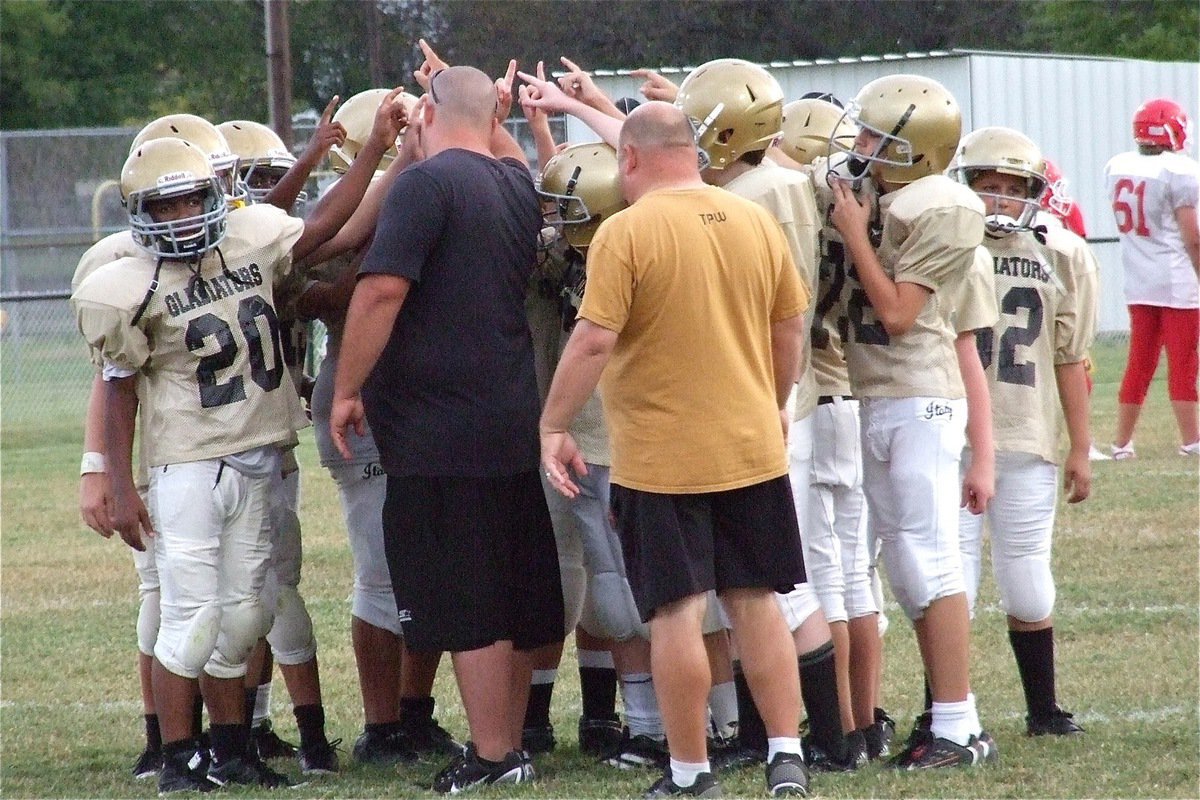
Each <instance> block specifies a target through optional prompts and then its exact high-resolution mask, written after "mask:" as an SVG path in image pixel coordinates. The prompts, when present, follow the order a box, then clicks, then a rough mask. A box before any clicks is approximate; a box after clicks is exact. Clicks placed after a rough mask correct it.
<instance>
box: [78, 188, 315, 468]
mask: <svg viewBox="0 0 1200 800" xmlns="http://www.w3.org/2000/svg"><path fill="white" fill-rule="evenodd" d="M303 230H304V223H303V222H302V221H301V220H299V219H295V218H292V217H289V216H288V215H287V214H285V213H284V212H283V211H281V210H279V209H277V208H273V207H271V206H265V205H259V206H249V207H246V208H241V209H238V210H236V211H232V212H230V214H229V221H228V229H227V233H226V237H225V239H224V241H223V242H222V243H221V246H220V247H219V248H217V249H214V250H210V251H209V252H207V253H205V254H204V257H203V259H202V260H201V261H200V262H199V264H196V263H195V262H191V263H188V262H182V261H169V260H168V261H163V262H162V264H161V267H159V265H157V264H156V259H155V258H154V257H153V256H150V255H149V254H145V253H139V254H137V255H135V256H130V257H126V258H121V259H118V260H117V261H113V262H111V263H109V264H106V265H105V266H103V267H101V268H99V269H97V270H96V271H95V272H93V273H92V274H91V275H89V276H88V277H87V278H85V279H84V280H83V282H82V283H80V285H79V287H78V288H77V289H76V290H75V293H74V294H73V295H72V296H71V305H72V307H73V309H74V311H75V316H76V319H77V321H78V324H79V329H80V332H81V333H82V334H83V336H84V338H85V339H86V340H87V342H88V345H89V347H91V349H92V354H93V358H94V359H95V360H96V361H97V363H99V364H112V365H114V366H117V367H120V368H123V369H127V370H135V371H140V372H141V373H142V377H143V379H144V381H145V384H144V385H145V392H144V394H143V395H142V396H141V397H140V401H141V403H142V414H143V418H142V422H143V425H142V435H143V436H144V437H145V438H146V440H147V441H146V458H147V461H148V463H149V465H150V466H151V467H155V466H159V465H162V464H172V463H180V462H186V461H199V460H203V459H209V458H220V457H222V456H227V455H231V454H233V453H238V452H241V451H243V450H248V449H250V448H253V447H258V446H261V445H268V444H274V443H276V442H282V441H284V440H286V439H287V438H288V437H290V436H291V435H292V433H293V432H294V431H295V430H297V429H299V428H301V427H304V425H306V424H307V422H306V420H305V417H304V414H303V412H302V409H301V406H300V400H299V397H298V396H297V394H296V389H295V386H294V385H293V383H292V380H291V378H290V376H289V375H288V371H287V367H286V365H285V364H284V361H283V352H282V347H281V342H280V333H279V322H278V319H277V318H276V314H275V308H274V305H273V291H272V288H273V285H274V283H275V282H276V281H277V280H278V279H279V278H280V277H281V276H283V275H285V274H287V272H288V271H289V270H290V269H291V250H292V245H294V244H295V242H296V240H297V239H299V238H300V234H301V233H302V232H303ZM156 267H158V268H156ZM156 272H157V280H158V285H157V287H156V288H155V289H154V291H153V292H152V294H150V297H149V301H148V302H146V298H147V293H148V292H149V291H150V287H151V285H152V282H153V281H154V279H155V273H156ZM144 302H146V306H145V309H144V310H143V311H142V314H141V316H140V317H138V311H139V309H140V308H141V307H142V304H143V303H144Z"/></svg>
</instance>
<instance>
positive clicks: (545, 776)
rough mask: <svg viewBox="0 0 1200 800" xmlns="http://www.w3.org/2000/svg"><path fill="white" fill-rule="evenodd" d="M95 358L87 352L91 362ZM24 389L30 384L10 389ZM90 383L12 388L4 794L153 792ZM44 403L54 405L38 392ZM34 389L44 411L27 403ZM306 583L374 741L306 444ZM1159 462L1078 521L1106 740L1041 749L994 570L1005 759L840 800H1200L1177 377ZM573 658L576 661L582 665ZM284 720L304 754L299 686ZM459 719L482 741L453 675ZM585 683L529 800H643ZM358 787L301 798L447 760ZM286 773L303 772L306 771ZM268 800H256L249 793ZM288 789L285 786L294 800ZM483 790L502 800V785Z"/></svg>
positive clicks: (1067, 606) (131, 587) (978, 661)
mask: <svg viewBox="0 0 1200 800" xmlns="http://www.w3.org/2000/svg"><path fill="white" fill-rule="evenodd" d="M1094 355H1095V357H1096V359H1097V362H1098V369H1097V374H1096V380H1097V383H1096V389H1095V399H1094V406H1095V408H1094V411H1093V418H1092V423H1093V429H1094V432H1095V436H1096V438H1097V440H1099V441H1101V442H1105V441H1107V440H1108V437H1110V436H1111V432H1112V429H1113V415H1114V409H1115V395H1116V383H1117V381H1118V379H1119V376H1120V370H1121V367H1122V365H1123V362H1124V350H1123V346H1122V345H1119V344H1107V345H1099V346H1097V348H1096V350H1095V353H1094ZM80 357H81V358H82V356H80ZM5 377H6V378H11V377H12V376H11V375H6V376H5ZM77 391H81V390H79V389H76V388H74V386H73V385H72V388H70V389H69V391H66V390H61V389H60V390H54V389H47V388H45V387H44V386H42V385H37V386H32V387H29V386H21V385H19V384H18V385H15V386H14V385H13V383H12V381H8V382H7V385H6V386H5V387H4V395H3V397H4V404H5V406H7V407H8V409H13V410H15V409H16V408H18V407H19V408H36V409H39V410H40V413H38V414H24V413H22V414H21V415H19V418H18V420H17V421H16V422H14V420H13V418H12V417H11V416H9V415H8V414H6V415H5V419H4V424H5V430H4V431H3V438H2V442H3V446H2V449H0V458H2V469H3V487H2V491H3V497H2V525H3V528H2V531H3V533H2V536H0V563H2V567H3V572H2V581H0V625H2V638H0V643H2V647H3V651H2V658H3V661H2V673H0V677H2V680H3V682H2V684H0V796H3V797H12V798H17V797H106V798H108V797H152V796H154V794H155V785H154V783H153V782H147V783H140V782H135V781H133V780H132V779H131V778H130V777H129V772H128V770H129V767H130V766H131V764H132V762H133V760H134V758H135V756H136V755H137V753H138V751H139V750H140V749H141V744H142V721H141V708H140V703H139V701H138V696H139V695H138V689H137V681H136V677H135V674H134V669H133V667H134V631H133V625H134V620H135V616H136V598H135V580H134V573H133V570H132V569H131V564H130V558H129V553H128V551H127V549H126V548H125V546H124V545H123V544H121V543H120V542H119V541H105V540H102V539H101V538H99V537H98V536H96V535H95V534H93V533H92V532H90V531H88V530H86V529H85V528H84V527H83V526H82V523H81V522H80V521H79V518H78V513H77V510H76V491H77V477H76V476H77V470H76V466H77V464H78V462H79V453H80V446H79V442H80V441H81V432H80V428H79V419H80V416H81V413H82V402H81V399H77V398H76V397H75V393H76V392H77ZM33 392H38V393H43V392H44V393H45V394H44V396H42V395H41V394H38V395H34V396H29V395H30V394H31V393H33ZM22 394H24V395H25V396H22ZM302 441H303V444H302V445H301V448H300V460H301V463H302V465H303V469H304V472H303V474H304V489H303V508H302V511H301V518H302V520H303V523H304V537H305V554H306V558H305V573H304V576H305V577H304V583H303V585H302V590H303V592H304V595H305V597H306V599H307V601H308V606H309V609H310V610H311V612H312V615H313V618H314V621H315V625H316V629H317V634H318V637H319V639H320V643H321V651H320V659H321V673H322V677H323V681H324V692H325V705H326V710H327V714H328V727H329V731H330V735H331V736H336V737H342V738H343V741H344V742H345V743H346V744H345V745H343V747H345V748H347V749H348V745H349V743H350V742H352V741H353V739H354V737H355V736H356V735H357V733H358V731H359V730H360V729H361V725H362V711H361V706H360V701H359V696H358V690H357V685H356V677H355V671H354V665H353V660H352V656H351V651H350V645H349V630H348V621H349V602H348V593H349V586H350V582H351V572H350V559H349V554H348V551H347V547H346V541H345V533H344V531H343V529H342V521H341V512H340V508H339V505H338V501H337V497H336V493H335V491H334V488H333V484H332V481H330V480H329V478H328V476H327V475H326V474H325V473H324V472H323V470H321V468H320V467H319V466H318V465H317V462H316V457H315V450H314V447H313V444H312V436H311V433H308V434H307V435H305V436H303V437H302ZM1137 444H1138V454H1139V458H1138V459H1137V460H1136V461H1134V462H1125V463H1120V464H1118V463H1115V462H1102V463H1097V464H1096V465H1095V488H1094V492H1093V497H1092V498H1091V499H1090V500H1088V501H1087V502H1086V503H1084V504H1083V505H1081V506H1076V507H1065V506H1064V507H1063V508H1062V509H1061V511H1060V514H1059V523H1058V531H1057V539H1056V565H1057V569H1056V572H1057V579H1058V614H1057V624H1056V630H1057V641H1058V651H1059V686H1060V689H1059V694H1060V698H1061V700H1062V702H1063V704H1064V706H1066V707H1067V708H1068V709H1070V710H1072V711H1074V712H1075V713H1076V717H1077V719H1078V720H1079V721H1080V722H1081V723H1082V724H1083V725H1084V726H1085V727H1086V728H1087V731H1088V732H1087V734H1086V735H1085V736H1083V737H1079V738H1075V739H1071V740H1068V741H1050V740H1045V739H1038V740H1030V739H1026V738H1025V737H1024V736H1023V735H1022V733H1023V730H1024V721H1023V716H1024V704H1023V701H1022V698H1021V690H1020V684H1019V681H1018V679H1017V674H1016V668H1015V666H1014V664H1013V660H1012V654H1011V652H1010V650H1009V648H1008V643H1007V639H1006V636H1005V632H1004V619H1003V615H1002V613H1001V612H1000V611H999V609H998V608H997V607H996V605H995V603H996V593H995V588H994V585H993V584H992V581H991V577H990V573H985V579H984V587H983V590H982V592H981V608H980V611H979V614H978V617H977V619H976V624H975V628H974V637H973V664H972V670H973V673H972V678H973V685H974V689H975V692H976V694H977V695H978V697H979V705H980V714H981V716H982V718H983V720H984V724H985V725H987V726H988V728H989V729H990V730H991V731H992V733H993V734H994V735H995V737H996V739H997V741H998V742H999V745H1000V748H1001V763H1000V764H999V765H998V766H997V767H995V768H992V769H987V770H980V771H972V772H966V771H956V772H951V773H947V772H944V771H943V772H939V773H937V774H934V775H894V774H889V773H887V772H883V771H880V770H879V769H877V768H875V767H871V768H868V769H865V770H863V771H860V772H859V773H857V774H853V775H844V776H818V777H817V778H815V779H814V781H813V787H812V788H813V793H814V794H816V795H818V796H822V797H1031V796H1039V797H1197V796H1200V767H1198V764H1200V736H1198V731H1200V714H1198V711H1197V706H1198V702H1200V695H1198V686H1197V674H1198V673H1197V658H1198V656H1197V654H1198V647H1200V642H1198V637H1197V629H1198V623H1200V619H1198V598H1197V592H1198V585H1200V584H1198V576H1197V563H1198V549H1197V462H1196V461H1195V460H1185V459H1183V458H1181V457H1180V456H1178V455H1176V452H1175V450H1176V446H1177V443H1176V442H1175V431H1174V424H1173V422H1172V419H1171V416H1170V411H1169V407H1168V403H1167V400H1166V391H1165V385H1164V382H1163V381H1162V380H1161V379H1160V380H1159V381H1156V383H1155V386H1154V388H1153V389H1152V392H1151V399H1150V401H1149V403H1148V405H1147V409H1146V414H1145V416H1144V417H1143V420H1142V423H1141V425H1140V427H1139V429H1138V436H1137ZM890 615H891V618H892V621H893V625H892V629H891V631H890V632H889V633H888V635H887V639H886V643H885V653H886V657H887V663H886V680H885V691H884V698H883V699H884V704H885V705H886V707H887V708H888V710H889V711H890V712H891V713H892V715H893V716H895V717H896V719H897V720H898V721H899V724H900V731H899V735H900V736H904V735H907V732H908V725H909V724H910V723H911V720H912V718H913V716H914V715H915V714H916V713H917V711H918V710H919V709H918V705H919V703H920V692H921V681H920V677H919V676H920V673H919V666H918V660H917V655H916V647H915V642H914V639H913V636H912V634H911V632H910V631H909V629H908V626H907V625H906V624H904V622H903V620H902V616H901V614H900V613H899V611H898V610H897V609H896V608H895V606H894V605H893V606H891V607H890ZM568 658H570V656H568ZM275 683H276V690H275V694H274V718H275V724H276V727H277V729H279V730H280V731H281V733H282V734H283V735H284V736H285V737H290V738H292V739H295V723H294V720H293V718H292V716H291V714H290V711H289V706H288V703H287V695H286V692H285V691H283V682H282V680H281V679H280V678H279V677H278V676H277V677H276V682H275ZM437 698H438V706H439V716H440V718H441V721H442V722H443V724H444V725H446V727H448V728H449V729H450V730H451V731H452V732H454V733H455V734H457V735H459V736H462V735H464V734H465V732H466V723H465V720H464V718H463V716H462V715H461V713H460V712H459V710H458V708H457V700H456V693H455V690H454V687H453V683H452V680H451V676H450V674H449V669H448V664H443V668H442V674H441V675H440V676H439V682H438V687H437ZM578 714H579V700H578V680H577V677H576V675H575V673H574V669H573V667H571V666H569V665H567V664H564V669H563V670H561V671H560V682H559V686H558V689H557V691H556V694H555V707H554V722H555V725H556V728H557V731H558V738H559V743H560V744H559V749H558V751H557V752H556V753H554V754H553V755H551V756H548V757H543V758H541V759H539V760H538V769H539V774H540V779H539V781H538V782H537V783H536V784H534V785H532V786H522V787H515V788H510V790H509V791H510V793H511V794H515V795H518V796H523V797H566V796H570V797H633V796H640V795H641V793H642V792H643V791H644V790H645V788H646V787H647V786H648V785H649V784H650V782H651V781H652V780H653V777H654V776H651V775H649V774H629V773H620V774H617V773H614V772H613V771H611V770H608V769H607V768H602V767H599V766H595V765H593V764H592V763H591V762H590V761H589V760H587V759H584V758H582V757H581V756H580V755H579V754H578V751H577V750H576V748H575V741H574V740H575V734H574V730H575V722H576V719H577V718H578ZM343 763H344V765H345V767H344V770H343V772H342V774H340V775H338V776H336V777H332V778H328V779H323V780H320V781H314V782H312V783H309V784H308V785H307V786H305V787H303V788H300V789H297V790H293V791H289V792H286V796H287V797H289V798H307V797H380V796H389V797H397V796H399V797H406V796H413V795H423V794H427V792H426V787H428V785H429V781H430V780H431V778H432V776H433V774H434V772H436V770H437V767H438V765H436V764H428V765H421V766H417V767H410V768H406V769H403V770H401V771H399V772H397V771H394V770H389V769H372V768H365V767H360V766H358V765H355V764H352V763H350V761H349V758H348V757H345V758H344V760H343ZM284 768H285V769H286V770H287V771H288V772H290V773H291V774H293V775H296V774H298V770H297V768H296V767H295V765H285V766H284ZM723 782H724V785H725V788H726V791H727V792H729V793H730V794H736V795H742V796H762V795H763V793H764V792H763V789H762V777H761V775H760V774H759V773H758V772H757V771H753V772H746V773H742V774H741V775H737V776H734V777H731V778H728V779H725V780H724V781H723ZM233 793H234V794H237V795H239V796H254V794H255V793H254V792H250V791H238V792H233ZM283 794H284V793H282V792H276V793H275V796H277V797H278V796H282V795H283ZM481 796H485V797H487V796H493V797H495V796H502V793H501V792H500V791H499V790H488V791H486V792H483V793H481Z"/></svg>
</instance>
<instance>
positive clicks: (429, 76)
mask: <svg viewBox="0 0 1200 800" xmlns="http://www.w3.org/2000/svg"><path fill="white" fill-rule="evenodd" d="M417 45H418V46H419V47H420V48H421V52H422V53H423V54H424V55H425V60H424V61H422V62H421V66H420V67H418V68H417V71H416V72H414V73H413V78H415V79H416V81H417V83H418V84H420V86H421V88H422V89H424V90H425V91H427V92H428V91H429V82H430V81H431V80H433V76H434V74H435V73H438V72H441V71H442V70H444V69H446V68H447V67H449V66H450V65H449V64H447V63H446V62H445V61H443V60H442V57H441V56H439V55H438V54H437V53H435V52H434V50H433V48H432V47H430V46H429V43H428V42H426V41H425V40H424V39H418V40H417Z"/></svg>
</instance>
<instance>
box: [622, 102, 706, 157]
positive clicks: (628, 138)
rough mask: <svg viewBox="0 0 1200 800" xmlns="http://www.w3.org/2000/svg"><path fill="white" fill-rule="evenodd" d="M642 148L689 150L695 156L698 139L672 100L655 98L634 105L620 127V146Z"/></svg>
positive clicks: (685, 117)
mask: <svg viewBox="0 0 1200 800" xmlns="http://www.w3.org/2000/svg"><path fill="white" fill-rule="evenodd" d="M625 145H630V146H632V147H637V148H639V149H643V150H674V149H680V150H690V151H691V155H690V157H691V158H692V159H693V160H694V159H695V156H696V141H695V138H694V137H693V134H692V125H691V123H690V122H688V118H687V116H686V115H685V114H684V113H683V112H682V111H681V110H679V109H678V108H676V107H675V106H673V105H671V104H670V103H664V102H663V101H661V100H655V101H652V102H649V103H642V104H641V105H640V106H638V107H637V108H635V109H634V110H633V111H632V112H631V113H630V114H629V116H628V117H626V118H625V124H624V125H622V126H621V138H620V141H619V146H620V147H624V146H625Z"/></svg>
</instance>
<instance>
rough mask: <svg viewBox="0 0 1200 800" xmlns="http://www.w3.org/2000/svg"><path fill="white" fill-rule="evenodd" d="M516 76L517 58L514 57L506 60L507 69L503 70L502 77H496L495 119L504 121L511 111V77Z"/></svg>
mask: <svg viewBox="0 0 1200 800" xmlns="http://www.w3.org/2000/svg"><path fill="white" fill-rule="evenodd" d="M516 76H517V60H516V59H515V58H514V59H512V60H510V61H509V62H508V69H507V70H505V72H504V77H502V78H496V119H498V120H500V121H501V122H504V120H506V119H508V115H509V113H511V112H512V101H513V91H512V87H513V78H515V77H516Z"/></svg>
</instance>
